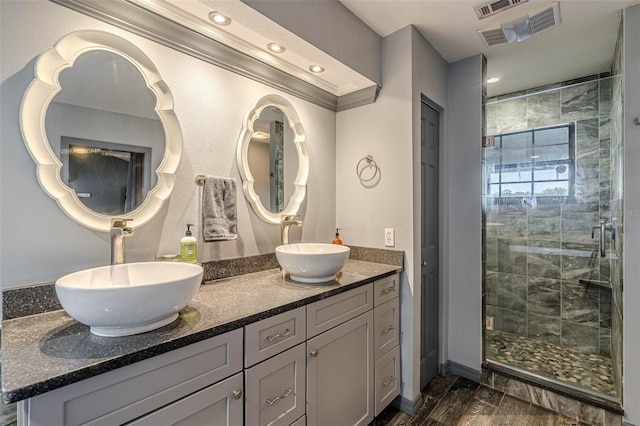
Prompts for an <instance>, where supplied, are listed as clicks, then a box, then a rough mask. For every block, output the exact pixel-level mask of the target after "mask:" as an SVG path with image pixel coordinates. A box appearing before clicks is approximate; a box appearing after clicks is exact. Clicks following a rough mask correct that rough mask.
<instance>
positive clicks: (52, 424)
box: [18, 329, 244, 426]
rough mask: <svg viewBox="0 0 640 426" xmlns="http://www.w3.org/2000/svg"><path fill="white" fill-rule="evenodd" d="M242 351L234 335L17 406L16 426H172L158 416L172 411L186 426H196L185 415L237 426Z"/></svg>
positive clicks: (239, 338) (239, 337) (236, 333)
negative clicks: (202, 413)
mask: <svg viewBox="0 0 640 426" xmlns="http://www.w3.org/2000/svg"><path fill="white" fill-rule="evenodd" d="M242 346H243V344H242V329H238V330H234V331H230V332H228V333H225V334H221V335H219V336H215V337H212V338H210V339H207V340H203V341H200V342H196V343H194V344H191V345H189V346H185V347H182V348H179V349H176V350H173V351H171V352H167V353H164V354H161V355H158V356H155V357H153V358H149V359H145V360H143V361H140V362H136V363H135V364H131V365H127V366H125V367H122V368H118V369H116V370H112V371H109V372H107V373H104V374H100V375H98V376H95V377H92V378H90V379H87V380H82V381H80V382H77V383H73V384H71V385H68V386H65V387H62V388H59V389H55V390H53V391H50V392H47V393H44V394H42V395H38V396H35V397H32V398H29V399H27V400H24V401H20V402H19V403H18V419H19V423H20V425H21V426H27V425H28V426H75V425H92V426H99V425H104V426H112V425H122V424H127V423H129V422H132V421H134V420H138V419H139V423H138V424H141V425H142V424H171V423H169V421H168V420H165V419H167V418H168V417H165V415H164V414H161V413H167V412H168V411H171V412H172V415H176V419H175V421H176V422H178V423H177V424H182V425H189V424H198V423H193V419H192V420H189V419H188V418H189V417H190V413H191V414H194V413H197V412H200V411H202V410H205V411H204V412H205V413H207V414H206V416H207V418H209V419H210V423H209V424H215V425H222V426H224V425H227V424H228V425H230V426H231V425H233V426H236V425H239V424H242V423H243V421H244V420H243V418H242V417H243V410H242V402H243V398H242V395H243V388H242V387H243V383H242V373H241V372H242V351H243V347H242ZM238 373H240V374H238ZM232 376H233V377H232ZM229 378H231V379H229ZM225 379H229V380H225ZM223 405H224V406H226V408H225V407H223ZM167 406H169V407H173V409H168V407H167ZM163 407H164V408H163ZM156 410H160V411H158V412H156ZM167 410H168V411H167ZM155 413H158V415H156V414H155ZM145 416H147V417H146V418H145ZM158 418H161V419H163V420H162V421H161V422H160V423H158V422H157V421H155V420H157V419H158ZM134 424H136V423H134Z"/></svg>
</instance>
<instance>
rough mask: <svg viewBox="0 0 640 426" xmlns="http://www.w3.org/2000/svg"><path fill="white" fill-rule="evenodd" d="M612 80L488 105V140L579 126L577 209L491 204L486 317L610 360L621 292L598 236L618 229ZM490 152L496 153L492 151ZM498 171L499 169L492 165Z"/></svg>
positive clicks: (590, 80) (501, 326) (595, 79)
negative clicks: (615, 298)
mask: <svg viewBox="0 0 640 426" xmlns="http://www.w3.org/2000/svg"><path fill="white" fill-rule="evenodd" d="M617 80H618V78H617V77H616V78H612V77H610V76H609V75H608V74H607V75H601V76H591V77H586V78H584V79H580V80H579V81H571V82H566V83H559V84H556V85H552V86H547V87H543V88H537V89H534V90H529V91H525V92H520V93H514V94H510V95H508V96H502V97H498V98H494V99H489V100H488V101H487V105H486V113H487V123H486V126H487V134H499V133H506V132H512V131H517V130H523V129H530V128H536V127H543V126H550V125H556V124H562V123H570V122H573V123H575V150H576V152H575V200H572V201H565V202H564V203H557V202H556V203H553V202H548V201H546V200H545V199H544V197H538V200H537V206H536V207H534V208H532V207H530V206H522V205H520V204H515V205H514V204H500V203H499V201H498V200H494V201H492V199H491V198H487V199H486V201H485V215H486V216H485V220H486V222H485V223H486V230H485V259H486V261H485V265H486V277H485V303H486V305H485V315H487V316H492V317H494V318H495V329H496V330H500V331H504V332H508V333H513V334H517V335H520V336H524V337H529V338H534V339H538V340H542V341H545V342H549V343H553V344H556V345H561V346H569V347H572V348H574V349H577V350H579V351H582V352H584V353H599V354H602V355H607V356H608V355H610V351H611V350H610V348H611V328H612V320H611V319H612V317H611V313H612V306H611V305H612V292H611V289H609V288H602V287H599V286H596V285H584V284H581V283H579V280H580V279H587V280H595V281H605V282H609V281H610V265H609V259H608V258H600V257H599V256H598V244H599V240H598V234H597V233H596V236H595V238H592V237H591V231H592V226H595V225H598V223H599V221H600V219H601V218H607V220H610V219H611V208H610V206H611V196H612V194H611V189H610V186H611V185H610V179H611V178H610V168H611V149H612V144H611V138H610V114H611V110H612V109H611V97H612V83H613V84H614V85H615V82H616V81H617ZM487 149H491V148H487ZM489 166H490V165H489Z"/></svg>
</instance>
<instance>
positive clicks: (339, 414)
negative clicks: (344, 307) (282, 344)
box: [307, 311, 374, 426]
mask: <svg viewBox="0 0 640 426" xmlns="http://www.w3.org/2000/svg"><path fill="white" fill-rule="evenodd" d="M373 369H374V365H373V312H372V311H368V312H366V313H364V314H362V315H360V316H358V317H356V318H354V319H352V320H350V321H347V322H345V323H343V324H341V325H339V326H337V327H335V328H332V329H331V330H329V331H327V332H325V333H322V334H320V335H318V336H316V337H314V338H313V339H310V340H308V341H307V424H308V425H309V426H327V425H331V426H354V425H367V424H369V422H370V421H372V420H373V417H374V415H373V412H374V407H373V404H374V402H373V401H374V399H373V392H374V390H373V387H374V383H373Z"/></svg>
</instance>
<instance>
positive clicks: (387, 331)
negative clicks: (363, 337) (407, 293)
mask: <svg viewBox="0 0 640 426" xmlns="http://www.w3.org/2000/svg"><path fill="white" fill-rule="evenodd" d="M373 316H374V320H373V324H374V330H375V338H374V344H375V349H374V351H375V354H374V355H375V359H378V358H380V357H381V356H382V355H384V354H386V353H387V352H389V351H390V350H391V349H392V348H393V347H394V346H398V345H399V344H400V299H398V298H397V297H396V298H395V299H393V300H391V301H389V302H387V303H385V304H383V305H380V306H376V307H375V308H374V309H373Z"/></svg>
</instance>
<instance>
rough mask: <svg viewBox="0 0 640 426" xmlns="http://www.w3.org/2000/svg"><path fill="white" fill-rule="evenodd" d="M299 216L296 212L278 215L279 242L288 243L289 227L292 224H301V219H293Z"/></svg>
mask: <svg viewBox="0 0 640 426" xmlns="http://www.w3.org/2000/svg"><path fill="white" fill-rule="evenodd" d="M296 217H300V216H298V215H297V214H290V215H282V216H280V244H281V245H285V244H289V228H290V227H292V226H302V220H294V218H296Z"/></svg>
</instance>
